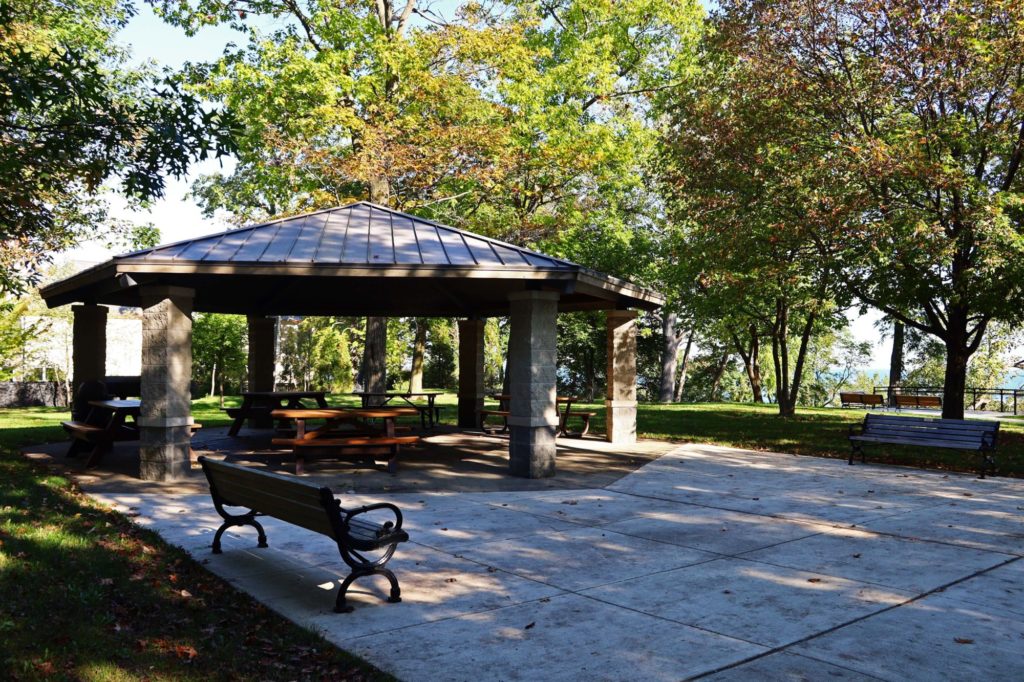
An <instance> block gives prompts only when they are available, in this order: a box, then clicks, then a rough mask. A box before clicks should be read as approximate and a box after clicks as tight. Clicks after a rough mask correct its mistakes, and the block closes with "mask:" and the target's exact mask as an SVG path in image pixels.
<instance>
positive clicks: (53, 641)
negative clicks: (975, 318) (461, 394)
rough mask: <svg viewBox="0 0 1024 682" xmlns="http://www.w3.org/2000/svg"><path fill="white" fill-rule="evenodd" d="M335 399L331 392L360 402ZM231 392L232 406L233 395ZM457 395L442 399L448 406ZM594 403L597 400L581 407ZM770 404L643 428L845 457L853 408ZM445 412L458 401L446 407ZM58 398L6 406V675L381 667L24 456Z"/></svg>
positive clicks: (1009, 434) (1007, 462)
mask: <svg viewBox="0 0 1024 682" xmlns="http://www.w3.org/2000/svg"><path fill="white" fill-rule="evenodd" d="M354 401H355V399H354V398H351V397H347V396H346V397H335V398H334V399H332V401H331V402H332V404H354ZM239 402H240V400H239V399H238V398H237V397H229V398H227V399H226V401H225V405H226V406H229V407H230V406H235V405H238V404H239ZM455 402H456V399H455V396H454V394H451V393H448V394H446V395H444V396H441V397H440V398H439V399H438V404H441V405H446V406H452V405H454V404H455ZM579 407H580V408H581V409H589V410H592V411H595V412H598V415H597V416H596V417H595V418H594V420H593V421H592V424H593V427H594V431H595V432H597V433H600V432H601V431H602V430H603V426H604V406H603V404H590V405H580V406H579ZM775 412H776V410H775V408H774V407H773V406H769V405H765V406H754V405H739V404H702V405H649V404H645V405H641V406H640V410H639V415H638V429H639V432H640V435H641V436H642V437H645V438H659V439H666V440H673V441H679V442H701V443H719V444H723V445H734V446H738V447H745V448H752V449H758V450H771V451H775V452H782V453H796V454H804V455H818V456H825V457H841V458H845V457H846V456H847V453H848V452H849V445H848V442H847V440H846V434H847V431H848V429H849V427H850V425H851V424H854V423H856V422H858V421H860V420H861V419H862V418H863V412H862V411H857V410H838V409H835V410H832V409H801V410H798V414H797V416H796V417H795V418H793V419H785V420H784V419H780V418H779V417H777V416H776V413H775ZM193 415H194V417H195V419H196V421H198V422H200V423H202V424H203V425H204V426H207V427H213V426H222V425H227V424H228V423H229V422H230V420H229V419H227V418H226V417H225V416H224V413H223V412H222V411H221V410H220V401H219V400H218V399H216V398H204V399H201V400H196V401H194V402H193ZM442 416H443V421H445V422H448V423H451V422H452V421H454V418H455V410H454V409H453V408H452V407H447V408H446V409H444V410H442ZM65 418H67V413H66V412H65V411H63V410H58V409H52V408H27V409H15V410H12V409H0V670H2V671H4V672H6V673H7V675H6V676H5V679H6V678H12V677H13V678H14V679H34V678H41V677H49V676H57V677H61V678H70V679H86V680H93V679H96V680H122V679H125V680H127V679H141V678H147V679H175V680H176V679H207V678H217V679H268V678H271V679H341V680H376V679H386V678H385V676H384V675H383V674H382V673H380V672H378V671H376V670H374V669H373V668H371V667H369V666H367V665H365V664H364V663H362V662H360V661H359V660H357V659H355V658H352V657H350V656H348V655H347V654H345V653H344V652H342V651H340V650H338V649H336V648H334V647H333V646H331V645H330V644H328V643H327V642H325V641H324V640H322V639H320V638H319V637H317V636H315V635H313V634H311V633H309V632H307V631H305V630H303V629H301V628H298V627H297V626H294V625H292V624H291V623H289V622H287V621H285V620H284V619H282V618H280V617H278V616H276V615H275V614H273V613H270V612H269V611H267V610H266V609H264V608H263V607H262V606H260V605H259V604H258V603H256V602H255V601H253V600H251V599H250V598H248V597H247V596H245V595H243V594H241V593H238V592H236V591H235V590H233V589H231V588H230V587H229V586H228V585H227V584H226V583H224V582H223V581H221V580H220V579H219V578H216V577H215V576H213V575H211V574H210V573H208V572H206V571H205V570H204V569H203V568H202V567H201V566H199V564H197V563H196V562H194V561H192V560H191V559H190V558H189V557H188V556H187V555H186V554H185V553H184V552H183V551H181V550H178V549H176V548H174V547H171V546H169V545H167V544H165V543H163V542H162V541H161V540H160V538H159V537H158V536H157V535H156V534H154V533H151V532H149V531H146V530H142V529H140V528H138V527H136V526H135V525H134V524H132V522H131V521H130V520H129V519H128V518H126V517H124V516H121V515H120V514H117V513H114V512H111V511H109V510H105V509H103V508H101V507H99V506H97V505H95V504H93V503H91V502H90V501H89V499H88V498H87V497H85V496H84V495H82V494H80V493H79V492H77V491H76V490H75V488H74V486H73V485H72V484H71V483H70V482H69V481H68V480H66V479H64V478H61V477H59V476H54V475H52V474H50V473H49V472H47V471H45V470H43V469H40V468H38V467H37V466H35V465H33V464H31V463H29V462H27V461H26V460H24V459H22V458H21V457H19V456H18V455H17V454H16V451H17V448H19V447H21V446H23V445H28V444H33V443H41V442H46V441H57V440H64V434H63V431H62V430H61V428H60V426H59V422H60V420H61V419H65ZM868 453H869V458H870V461H875V462H889V463H894V464H906V465H910V466H915V467H933V468H940V469H948V470H958V471H975V470H976V469H977V466H978V460H977V456H972V455H966V454H963V453H959V452H955V451H943V450H934V449H918V448H897V447H891V448H883V447H874V448H871V449H869V451H868ZM997 467H998V473H999V474H1000V475H1004V476H1016V477H1024V421H1010V422H1007V421H1004V422H1003V423H1002V426H1001V433H1000V442H999V446H998V449H997Z"/></svg>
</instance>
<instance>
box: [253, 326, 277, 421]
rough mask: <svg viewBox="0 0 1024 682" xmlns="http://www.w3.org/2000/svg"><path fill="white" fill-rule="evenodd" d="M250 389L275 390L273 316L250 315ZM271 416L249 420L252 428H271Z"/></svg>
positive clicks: (275, 342)
mask: <svg viewBox="0 0 1024 682" xmlns="http://www.w3.org/2000/svg"><path fill="white" fill-rule="evenodd" d="M248 321H249V390H250V391H273V390H274V368H275V366H276V363H277V358H276V355H275V353H276V349H277V321H276V320H275V319H274V318H273V317H263V316H262V315H249V317H248ZM273 425H274V420H273V419H271V418H270V417H257V418H254V419H250V420H249V428H251V429H269V428H271V427H272V426H273Z"/></svg>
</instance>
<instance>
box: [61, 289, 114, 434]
mask: <svg viewBox="0 0 1024 682" xmlns="http://www.w3.org/2000/svg"><path fill="white" fill-rule="evenodd" d="M71 313H72V315H73V319H74V322H73V326H72V341H71V395H70V396H68V399H69V400H71V401H74V398H75V395H76V394H77V393H78V387H79V386H80V385H81V384H82V382H83V381H98V380H102V379H103V377H105V376H106V375H107V308H105V307H104V306H101V305H94V304H91V303H88V304H86V305H76V306H72V307H71ZM73 405H74V403H73V402H72V406H73ZM74 418H75V419H85V415H74Z"/></svg>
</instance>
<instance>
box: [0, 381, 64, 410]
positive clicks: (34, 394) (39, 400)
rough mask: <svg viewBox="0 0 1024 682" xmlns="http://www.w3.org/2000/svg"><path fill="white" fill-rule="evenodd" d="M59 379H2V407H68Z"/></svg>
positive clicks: (0, 399)
mask: <svg viewBox="0 0 1024 682" xmlns="http://www.w3.org/2000/svg"><path fill="white" fill-rule="evenodd" d="M67 404H68V395H67V390H66V388H65V386H64V384H63V383H62V382H59V381H0V407H67Z"/></svg>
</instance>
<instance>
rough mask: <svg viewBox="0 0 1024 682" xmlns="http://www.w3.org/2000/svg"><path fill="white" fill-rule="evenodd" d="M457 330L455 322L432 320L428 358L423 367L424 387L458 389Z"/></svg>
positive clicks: (429, 332)
mask: <svg viewBox="0 0 1024 682" xmlns="http://www.w3.org/2000/svg"><path fill="white" fill-rule="evenodd" d="M457 330H458V328H457V327H456V325H455V323H454V321H453V320H447V319H438V318H435V319H432V320H430V326H429V328H428V331H427V357H426V361H425V364H424V367H423V386H424V387H429V388H448V389H452V388H457V387H458V352H459V349H458V339H457Z"/></svg>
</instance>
